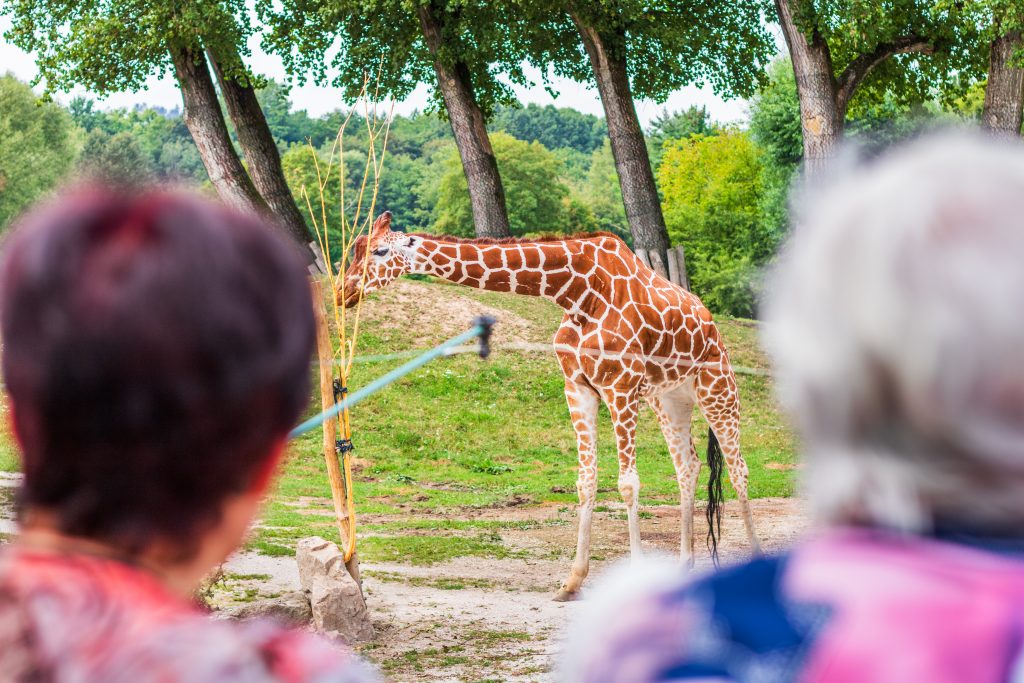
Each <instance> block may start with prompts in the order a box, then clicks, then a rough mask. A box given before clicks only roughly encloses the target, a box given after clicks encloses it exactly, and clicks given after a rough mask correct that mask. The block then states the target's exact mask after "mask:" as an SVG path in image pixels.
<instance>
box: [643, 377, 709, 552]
mask: <svg viewBox="0 0 1024 683" xmlns="http://www.w3.org/2000/svg"><path fill="white" fill-rule="evenodd" d="M695 400H696V397H695V396H694V393H693V383H692V382H690V383H687V384H686V385H684V386H683V387H680V388H679V389H675V390H674V391H671V392H669V393H668V394H665V395H664V396H655V397H651V398H649V399H648V400H647V402H648V403H649V404H650V406H651V409H652V410H653V411H654V414H655V416H657V418H658V424H659V425H661V433H662V434H663V435H664V436H665V442H666V443H667V444H668V451H669V455H671V456H672V464H673V465H674V466H675V470H676V481H677V482H678V484H679V508H680V529H679V558H680V560H681V561H682V563H683V565H684V566H685V567H687V568H692V567H693V562H694V556H693V508H694V494H695V492H696V490H697V478H698V477H699V476H700V466H701V463H700V458H699V457H698V456H697V451H696V449H695V448H694V447H693V439H692V438H691V436H690V421H691V419H692V418H693V404H694V401H695Z"/></svg>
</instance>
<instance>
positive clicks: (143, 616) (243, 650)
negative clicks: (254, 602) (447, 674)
mask: <svg viewBox="0 0 1024 683" xmlns="http://www.w3.org/2000/svg"><path fill="white" fill-rule="evenodd" d="M376 680H377V677H376V675H375V674H374V673H373V672H372V670H371V669H370V668H369V667H367V666H366V665H365V664H363V663H362V662H361V661H360V660H358V659H357V658H356V657H354V656H353V655H351V654H350V653H348V652H346V651H344V650H341V649H338V648H335V647H333V646H331V645H330V644H328V643H327V642H325V641H322V640H320V639H319V638H317V637H315V636H314V635H312V634H309V633H303V632H299V631H292V630H288V629H285V628H282V627H281V626H279V625H277V624H274V623H272V622H267V621H256V622H250V623H233V622H227V621H217V620H214V619H211V618H210V617H209V616H208V615H206V614H205V613H203V612H202V611H201V610H200V609H199V608H197V607H196V606H194V605H191V604H189V603H188V602H185V601H183V600H181V599H180V598H178V597H176V596H174V595H172V594H171V593H169V592H168V591H167V590H166V589H165V588H164V587H163V586H162V585H161V584H160V583H159V582H158V581H156V579H155V578H153V577H152V576H150V575H149V574H148V573H146V572H145V571H143V570H140V569H138V568H136V567H132V566H130V565H127V564H123V563H120V562H116V561H112V560H107V559H101V558H97V557H90V556H85V555H57V554H52V553H42V552H36V551H31V550H26V549H22V548H15V547H8V548H5V549H2V550H0V681H53V682H59V683H63V682H75V683H79V682H83V683H84V682H87V681H103V682H105V683H108V682H109V683H116V682H119V681H124V682H126V683H127V682H129V681H130V682H132V683H141V682H146V681H160V682H161V683H174V682H177V681H189V682H190V683H193V682H194V683H205V682H207V681H211V682H212V681H218V682H221V681H247V682H248V681H268V682H270V681H274V682H284V683H300V682H301V683H312V682H320V681H324V682H326V681H332V682H338V683H367V682H369V681H376Z"/></svg>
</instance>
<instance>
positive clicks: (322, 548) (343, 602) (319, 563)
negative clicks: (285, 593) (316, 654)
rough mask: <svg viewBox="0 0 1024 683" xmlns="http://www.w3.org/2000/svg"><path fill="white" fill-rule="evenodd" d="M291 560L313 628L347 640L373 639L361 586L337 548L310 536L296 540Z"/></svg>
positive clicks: (357, 641)
mask: <svg viewBox="0 0 1024 683" xmlns="http://www.w3.org/2000/svg"><path fill="white" fill-rule="evenodd" d="M295 560H296V562H298V564H299V583H300V584H301V585H302V590H303V591H305V592H306V594H307V595H308V596H309V604H310V607H311V608H312V612H313V626H314V628H316V630H317V631H320V632H321V633H324V634H326V635H329V636H333V637H337V638H341V639H342V640H344V641H345V642H347V643H362V642H366V641H368V640H373V637H374V633H373V624H371V623H370V613H369V611H368V610H367V609H366V601H365V600H364V599H363V591H362V588H361V587H360V586H359V583H357V582H356V580H355V579H354V578H352V575H351V574H349V572H348V569H347V568H346V567H345V556H344V554H343V553H342V552H341V549H340V548H338V546H337V545H335V544H334V543H331V542H330V541H328V540H326V539H323V538H320V537H319V536H312V537H310V538H304V539H302V540H301V541H299V543H298V545H297V546H296V549H295Z"/></svg>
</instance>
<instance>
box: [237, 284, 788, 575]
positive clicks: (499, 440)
mask: <svg viewBox="0 0 1024 683" xmlns="http://www.w3.org/2000/svg"><path fill="white" fill-rule="evenodd" d="M480 313H488V314H490V315H493V316H494V317H496V318H498V320H499V322H498V325H497V326H496V328H495V336H494V345H495V351H494V353H493V355H492V356H491V358H490V359H489V360H487V361H482V360H480V359H479V358H477V357H476V356H475V355H471V354H465V355H460V356H454V357H450V358H443V359H440V360H437V361H435V362H433V363H432V364H430V365H428V366H427V367H425V368H423V369H421V370H420V371H418V372H416V373H414V374H413V375H411V376H409V377H407V378H405V379H403V380H402V381H400V382H398V383H397V384H395V385H392V386H391V387H390V388H388V389H385V390H384V391H382V392H380V393H378V394H377V395H375V396H374V397H372V398H371V399H369V400H367V401H366V402H365V403H362V404H360V405H359V406H357V407H356V408H355V409H354V411H353V432H354V433H353V442H354V443H355V446H356V451H355V456H356V458H357V459H356V461H355V462H356V472H357V473H356V476H355V478H356V485H355V496H356V506H357V513H358V514H359V515H360V517H361V526H360V532H361V536H364V538H363V540H362V541H361V544H360V553H361V556H362V557H363V559H369V560H373V559H380V560H387V559H405V560H410V561H417V558H423V557H427V556H428V555H429V557H430V558H431V561H436V560H438V559H445V558H446V557H449V556H451V553H454V554H482V555H491V556H499V557H500V556H501V554H502V552H503V549H502V546H501V545H500V537H498V536H497V534H496V533H494V531H495V529H496V528H501V527H502V525H508V524H514V523H515V522H511V521H495V520H487V521H485V520H479V519H477V520H472V519H464V517H465V516H466V515H465V514H464V513H466V512H471V511H474V510H480V509H484V508H500V507H510V506H530V505H542V504H555V505H562V506H565V507H566V508H567V511H568V509H569V508H571V506H572V505H574V504H575V502H576V493H575V481H576V442H575V436H574V434H573V430H572V426H571V424H570V423H569V420H568V410H567V408H566V404H565V398H564V395H563V391H562V376H561V373H560V371H559V369H558V366H557V363H556V361H555V358H554V353H553V352H551V351H522V350H518V349H516V350H510V349H507V348H503V347H505V346H507V345H508V344H510V343H520V344H521V343H522V342H526V343H532V344H546V343H549V342H550V340H551V337H552V335H553V334H554V331H555V329H556V328H557V326H558V322H559V321H560V319H561V311H560V310H559V309H558V308H557V307H555V306H554V305H553V304H550V303H549V302H547V301H544V300H542V299H534V298H528V297H517V296H512V295H508V294H498V293H493V292H482V291H477V290H472V289H468V288H464V287H458V286H456V285H452V284H449V283H446V282H436V281H421V280H417V281H413V280H402V281H400V282H398V283H396V285H394V286H393V287H392V288H390V289H388V290H385V291H383V292H379V293H376V294H374V295H372V296H371V297H370V299H369V300H368V301H367V302H366V303H365V308H364V310H363V314H362V321H361V333H360V355H361V356H363V357H372V356H374V355H379V354H388V353H393V352H397V351H404V350H410V349H418V348H428V347H429V346H431V345H433V344H436V343H439V342H441V341H443V340H445V339H447V338H449V337H450V336H452V335H454V334H456V333H458V332H460V331H462V330H465V329H467V328H468V327H469V326H470V325H471V324H472V320H473V318H474V316H476V315H478V314H480ZM718 324H719V326H720V328H721V330H722V333H723V335H724V337H725V340H726V343H727V345H728V348H729V350H730V353H731V356H732V359H733V363H734V364H735V365H737V366H742V367H745V368H750V369H752V370H755V371H761V372H763V371H765V370H766V369H767V368H766V362H765V359H764V357H763V355H762V354H761V352H760V350H759V348H758V346H757V329H756V323H754V322H752V321H748V320H738V319H736V320H732V319H720V320H719V321H718ZM398 364H399V361H389V362H367V363H360V364H359V365H358V366H357V367H356V370H355V371H354V373H353V377H352V378H351V382H350V383H351V388H352V389H355V388H358V387H359V386H361V385H364V384H365V383H366V382H368V381H369V380H371V379H372V378H374V377H376V376H378V375H380V374H382V373H384V372H385V371H387V370H388V369H390V368H392V367H395V366H396V365H398ZM739 384H740V395H741V401H742V405H743V423H742V446H743V454H744V456H745V458H746V460H747V463H748V465H749V467H750V495H751V497H755V498H757V497H765V496H789V495H792V493H793V490H794V477H793V474H794V473H793V471H792V470H793V462H794V441H793V435H792V433H791V431H790V430H789V429H788V428H787V427H786V426H785V425H784V424H783V422H782V419H781V417H780V416H779V414H778V412H777V410H776V407H775V405H774V402H773V397H772V390H771V380H770V379H769V378H768V377H767V376H765V375H763V374H741V375H740V376H739ZM693 431H694V438H695V440H696V443H697V444H698V451H699V452H700V454H701V457H702V458H703V456H704V453H703V449H704V444H705V443H706V439H707V425H706V423H705V422H704V421H703V420H702V419H701V418H700V417H699V414H696V415H695V419H694V425H693ZM320 440H321V436H320V433H319V432H313V433H311V434H307V435H305V436H304V437H303V438H302V439H300V440H299V441H297V442H296V443H295V444H294V445H293V447H292V449H291V454H290V457H289V459H288V462H287V465H286V468H285V471H284V473H283V476H282V477H281V480H280V483H279V487H278V490H277V493H276V494H275V495H274V497H273V500H272V501H271V503H270V505H269V507H268V509H267V511H266V514H265V517H264V525H263V527H262V528H261V529H260V530H259V532H258V534H257V535H256V537H255V538H254V539H253V541H252V542H251V544H250V547H251V548H252V549H255V550H257V551H260V552H263V553H267V554H290V553H291V547H292V545H293V542H294V540H295V539H297V538H301V537H303V536H306V535H309V534H311V533H319V534H321V535H325V536H327V537H331V538H334V537H336V532H335V531H334V529H333V526H332V523H331V519H330V518H329V517H328V516H327V513H328V511H329V510H330V502H329V499H330V489H329V487H328V485H327V479H326V474H325V472H324V463H323V456H322V454H321V450H320V448H321V446H320ZM637 452H638V467H639V471H640V479H641V482H642V486H643V488H642V490H641V505H658V504H677V503H678V488H677V485H676V482H675V478H674V471H673V467H672V463H671V460H670V458H669V456H668V451H667V448H666V446H665V442H664V440H663V438H662V436H661V432H660V429H659V428H658V425H657V422H656V420H655V419H654V416H653V414H652V413H651V412H650V410H649V409H647V408H644V412H643V413H642V416H641V422H640V428H639V433H638V444H637ZM706 471H707V468H706V467H705V468H703V470H702V481H701V487H703V486H704V483H705V481H706ZM617 473H618V464H617V458H616V455H615V444H614V439H613V436H612V433H611V427H610V422H609V418H608V413H607V410H606V409H605V408H604V407H603V406H602V408H601V414H600V422H599V493H598V505H599V509H601V508H602V507H603V504H607V503H617V502H618V501H619V494H618V491H617V489H616V479H617ZM727 495H730V496H731V495H733V494H732V491H731V489H730V488H728V487H727ZM703 496H704V494H703V491H701V492H699V493H698V498H703ZM467 530H472V531H475V532H477V536H475V537H473V539H472V540H473V543H467V540H466V533H465V532H466V531H467ZM428 531H435V532H446V531H454V532H458V533H457V535H458V536H459V537H460V538H459V542H458V543H457V544H452V545H451V547H448V546H447V545H446V544H445V543H444V533H441V534H440V535H438V534H433V535H432V536H424V535H421V534H424V533H426V532H428ZM396 534H397V536H396Z"/></svg>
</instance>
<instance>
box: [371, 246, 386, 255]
mask: <svg viewBox="0 0 1024 683" xmlns="http://www.w3.org/2000/svg"><path fill="white" fill-rule="evenodd" d="M387 253H388V248H387V247H380V248H379V249H374V250H373V255H374V256H385V255H387Z"/></svg>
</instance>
